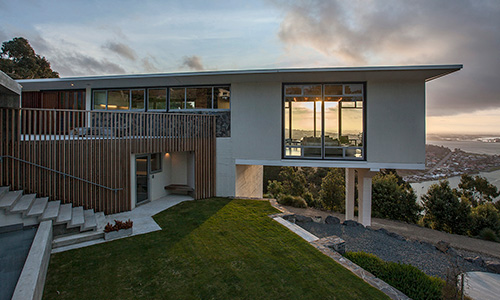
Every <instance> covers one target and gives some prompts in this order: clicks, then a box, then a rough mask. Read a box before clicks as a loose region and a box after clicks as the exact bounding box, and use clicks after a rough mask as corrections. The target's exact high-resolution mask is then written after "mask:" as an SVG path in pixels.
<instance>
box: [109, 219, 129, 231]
mask: <svg viewBox="0 0 500 300" xmlns="http://www.w3.org/2000/svg"><path fill="white" fill-rule="evenodd" d="M133 225H134V222H132V221H131V220H130V219H128V220H127V221H124V222H123V221H119V220H115V224H114V225H112V224H111V223H108V224H106V226H105V227H104V232H111V231H119V230H121V229H129V228H132V226H133Z"/></svg>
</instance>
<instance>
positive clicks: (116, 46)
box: [102, 41, 137, 61]
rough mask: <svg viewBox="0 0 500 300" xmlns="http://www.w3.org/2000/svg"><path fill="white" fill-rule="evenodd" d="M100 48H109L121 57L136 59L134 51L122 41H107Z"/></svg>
mask: <svg viewBox="0 0 500 300" xmlns="http://www.w3.org/2000/svg"><path fill="white" fill-rule="evenodd" d="M102 48H103V49H108V50H111V51H112V52H114V53H116V54H118V55H120V56H121V57H124V58H126V59H129V60H132V61H135V60H136V59H137V55H136V54H135V51H134V50H133V49H132V48H130V47H129V46H127V45H125V44H123V43H117V42H111V41H108V42H107V43H106V44H104V45H103V46H102Z"/></svg>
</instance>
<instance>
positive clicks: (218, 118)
mask: <svg viewBox="0 0 500 300" xmlns="http://www.w3.org/2000/svg"><path fill="white" fill-rule="evenodd" d="M175 113H186V114H196V115H211V116H215V124H216V129H215V130H216V134H215V136H216V137H231V111H230V110H222V111H216V110H207V111H189V112H179V111H176V112H175Z"/></svg>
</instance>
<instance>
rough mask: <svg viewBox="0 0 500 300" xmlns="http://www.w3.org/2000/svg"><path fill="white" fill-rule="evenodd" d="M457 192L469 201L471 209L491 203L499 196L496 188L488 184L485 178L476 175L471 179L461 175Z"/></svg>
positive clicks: (468, 176) (466, 175) (469, 176)
mask: <svg viewBox="0 0 500 300" xmlns="http://www.w3.org/2000/svg"><path fill="white" fill-rule="evenodd" d="M458 192H459V193H460V195H461V196H463V197H466V198H467V199H468V200H469V201H470V203H471V204H472V207H477V206H478V205H481V204H484V203H487V202H492V201H493V199H495V198H496V197H498V196H499V195H500V193H499V192H498V189H497V187H496V186H494V185H493V184H491V183H489V181H488V180H487V179H486V178H484V177H481V176H477V175H476V176H474V177H472V176H471V175H468V174H463V175H462V177H461V178H460V183H459V184H458Z"/></svg>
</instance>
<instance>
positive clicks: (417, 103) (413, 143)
mask: <svg viewBox="0 0 500 300" xmlns="http://www.w3.org/2000/svg"><path fill="white" fill-rule="evenodd" d="M366 106H367V116H366V122H367V126H366V128H367V130H366V138H367V147H366V152H367V161H368V162H374V163H405V164H425V83H424V82H423V81H422V82H418V81H400V82H395V81H390V82H368V84H367V102H366Z"/></svg>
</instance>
